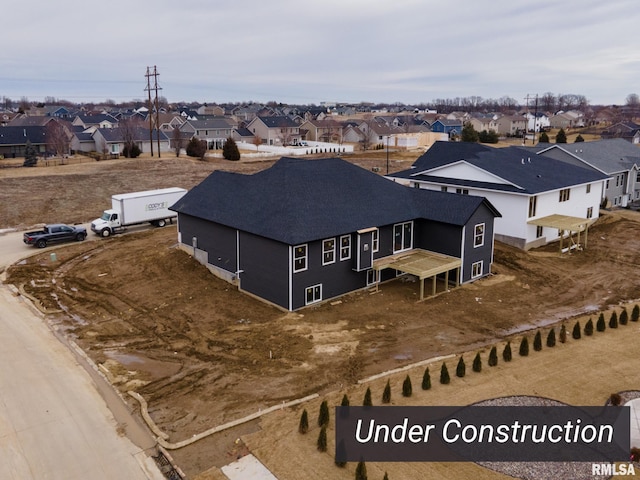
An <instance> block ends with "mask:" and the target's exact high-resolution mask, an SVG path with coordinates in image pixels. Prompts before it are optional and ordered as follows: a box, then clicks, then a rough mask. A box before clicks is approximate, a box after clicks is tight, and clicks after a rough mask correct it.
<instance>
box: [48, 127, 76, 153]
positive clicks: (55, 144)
mask: <svg viewBox="0 0 640 480" xmlns="http://www.w3.org/2000/svg"><path fill="white" fill-rule="evenodd" d="M45 138H46V142H47V150H48V151H49V152H51V153H52V154H53V155H55V156H56V157H58V156H62V155H68V154H69V147H70V145H71V141H70V138H69V134H68V132H67V129H66V128H65V127H64V126H63V125H62V124H61V123H60V122H58V121H57V120H51V121H50V122H49V123H47V126H46V130H45Z"/></svg>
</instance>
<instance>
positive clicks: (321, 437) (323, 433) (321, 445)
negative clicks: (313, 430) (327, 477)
mask: <svg viewBox="0 0 640 480" xmlns="http://www.w3.org/2000/svg"><path fill="white" fill-rule="evenodd" d="M316 445H317V447H318V450H319V451H321V452H326V451H327V427H326V426H325V425H323V426H322V428H321V429H320V433H319V434H318V441H317V443H316Z"/></svg>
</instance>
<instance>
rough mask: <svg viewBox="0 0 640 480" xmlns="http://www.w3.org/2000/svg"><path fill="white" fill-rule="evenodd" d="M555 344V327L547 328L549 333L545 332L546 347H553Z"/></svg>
mask: <svg viewBox="0 0 640 480" xmlns="http://www.w3.org/2000/svg"><path fill="white" fill-rule="evenodd" d="M555 346H556V331H555V329H553V328H552V329H551V330H549V333H548V334H547V347H549V348H551V347H555Z"/></svg>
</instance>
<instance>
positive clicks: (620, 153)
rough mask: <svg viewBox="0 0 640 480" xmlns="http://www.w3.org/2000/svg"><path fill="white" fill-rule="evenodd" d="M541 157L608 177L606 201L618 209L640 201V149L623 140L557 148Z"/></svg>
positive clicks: (551, 147)
mask: <svg viewBox="0 0 640 480" xmlns="http://www.w3.org/2000/svg"><path fill="white" fill-rule="evenodd" d="M539 153H541V154H543V155H545V156H547V157H552V158H555V159H557V160H561V161H563V162H566V163H569V164H572V165H578V166H587V167H591V168H595V169H596V170H598V171H599V172H602V173H603V174H605V175H607V177H609V178H608V179H607V181H606V183H605V189H604V192H603V196H602V198H603V199H605V198H606V200H607V201H608V202H609V203H610V204H611V205H612V206H614V207H615V206H617V207H626V206H627V205H628V204H629V202H632V201H638V200H640V172H639V169H640V147H638V146H636V145H633V144H631V143H629V142H627V141H626V140H623V139H622V138H614V139H609V140H599V141H595V142H579V143H571V144H569V143H562V144H553V145H550V146H549V147H547V148H544V149H542V150H540V151H539Z"/></svg>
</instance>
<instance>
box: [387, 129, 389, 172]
mask: <svg viewBox="0 0 640 480" xmlns="http://www.w3.org/2000/svg"><path fill="white" fill-rule="evenodd" d="M387 175H389V135H388V134H387Z"/></svg>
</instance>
